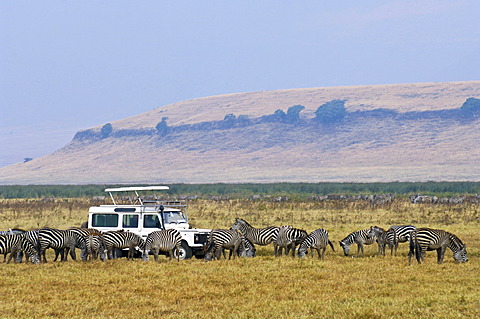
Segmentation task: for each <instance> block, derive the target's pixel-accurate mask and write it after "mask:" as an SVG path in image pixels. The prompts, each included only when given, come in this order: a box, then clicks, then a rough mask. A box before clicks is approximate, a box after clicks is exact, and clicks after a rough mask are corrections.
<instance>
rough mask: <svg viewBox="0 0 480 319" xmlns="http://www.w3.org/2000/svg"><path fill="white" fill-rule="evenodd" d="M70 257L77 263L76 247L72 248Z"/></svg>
mask: <svg viewBox="0 0 480 319" xmlns="http://www.w3.org/2000/svg"><path fill="white" fill-rule="evenodd" d="M69 250H70V257H72V260H74V261H77V254H75V246H73V247H70V248H69ZM65 261H67V256H65Z"/></svg>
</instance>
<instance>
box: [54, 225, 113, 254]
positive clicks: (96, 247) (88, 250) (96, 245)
mask: <svg viewBox="0 0 480 319" xmlns="http://www.w3.org/2000/svg"><path fill="white" fill-rule="evenodd" d="M68 230H70V231H72V232H74V233H77V234H79V235H80V236H82V237H83V238H85V247H79V246H76V248H80V249H81V250H82V256H81V257H82V260H83V261H85V260H87V259H89V256H90V255H91V254H92V253H95V255H96V256H95V258H93V259H97V258H98V256H99V254H100V253H101V251H100V248H101V247H104V245H103V239H102V237H101V236H102V233H101V232H100V231H99V230H97V229H95V228H81V227H70V228H69V229H68ZM91 234H95V236H93V237H92V238H89V237H90V235H91ZM89 240H90V245H89ZM92 249H93V250H92ZM104 255H105V254H104V253H103V254H102V255H101V256H100V257H101V258H105V256H104ZM102 256H103V257H102ZM56 257H57V256H55V260H56V259H57V258H56ZM90 257H92V256H90ZM90 259H91V258H90ZM55 260H54V261H55ZM102 260H103V259H102Z"/></svg>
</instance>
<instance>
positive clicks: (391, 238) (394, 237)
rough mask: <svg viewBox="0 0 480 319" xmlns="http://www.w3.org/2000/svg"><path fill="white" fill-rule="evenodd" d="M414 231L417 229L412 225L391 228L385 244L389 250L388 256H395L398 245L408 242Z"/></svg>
mask: <svg viewBox="0 0 480 319" xmlns="http://www.w3.org/2000/svg"><path fill="white" fill-rule="evenodd" d="M416 229H417V227H415V226H413V225H395V226H391V227H390V228H389V230H388V231H387V244H388V247H389V248H390V254H391V255H395V256H396V255H397V249H398V244H399V243H406V242H408V241H409V239H410V233H411V232H412V231H414V230H416ZM394 251H395V252H394Z"/></svg>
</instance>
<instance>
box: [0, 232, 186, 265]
mask: <svg viewBox="0 0 480 319" xmlns="http://www.w3.org/2000/svg"><path fill="white" fill-rule="evenodd" d="M181 239H182V238H181V235H180V233H179V232H178V231H177V230H175V229H167V230H159V231H154V232H152V233H150V234H149V235H148V236H147V238H146V239H145V240H143V239H142V238H141V237H140V236H139V235H137V234H134V233H132V232H127V231H123V230H120V231H109V232H105V233H102V232H100V231H98V230H96V229H92V228H77V227H72V228H69V229H67V230H60V229H54V228H42V229H34V230H30V231H23V230H20V229H17V230H15V232H13V231H8V232H3V233H2V234H0V254H4V262H5V261H7V260H6V257H7V254H9V253H10V256H9V258H8V261H7V263H9V262H10V261H11V260H12V259H14V262H15V263H17V262H21V261H22V259H23V256H25V261H26V262H32V263H41V262H43V263H46V262H47V259H46V254H45V252H46V250H47V249H48V248H52V249H53V250H54V251H55V259H54V261H57V259H58V257H59V256H60V260H61V261H66V260H67V256H68V255H69V254H70V256H71V259H72V260H76V259H77V258H76V253H75V248H78V249H80V251H81V259H82V260H83V261H87V260H93V259H100V260H102V261H104V260H105V259H107V258H108V259H112V258H115V257H119V256H118V255H117V253H118V252H119V250H121V249H125V248H128V249H129V251H128V256H127V259H132V258H133V257H134V253H135V249H136V248H137V247H138V248H139V249H140V251H142V258H143V260H148V253H149V252H150V251H151V252H152V253H153V255H154V257H155V260H158V253H159V251H167V252H169V254H170V259H171V258H172V256H173V255H174V250H175V249H176V251H177V258H178V256H179V253H178V251H179V249H180V243H181Z"/></svg>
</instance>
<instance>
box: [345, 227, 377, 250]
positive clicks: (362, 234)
mask: <svg viewBox="0 0 480 319" xmlns="http://www.w3.org/2000/svg"><path fill="white" fill-rule="evenodd" d="M369 231H370V229H360V230H357V231H354V232H353V233H351V234H349V235H348V236H347V237H345V238H344V239H342V240H341V241H340V247H342V249H343V253H344V254H345V256H348V254H349V253H350V246H351V245H352V244H357V255H358V254H360V251H361V252H362V256H365V251H364V248H363V246H364V245H371V244H373V243H374V242H375V241H376V240H377V237H375V236H372V237H370V238H369V237H368V232H369Z"/></svg>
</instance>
